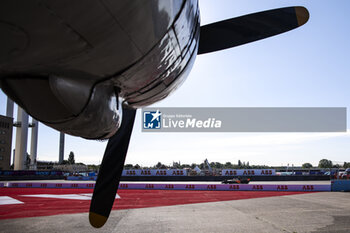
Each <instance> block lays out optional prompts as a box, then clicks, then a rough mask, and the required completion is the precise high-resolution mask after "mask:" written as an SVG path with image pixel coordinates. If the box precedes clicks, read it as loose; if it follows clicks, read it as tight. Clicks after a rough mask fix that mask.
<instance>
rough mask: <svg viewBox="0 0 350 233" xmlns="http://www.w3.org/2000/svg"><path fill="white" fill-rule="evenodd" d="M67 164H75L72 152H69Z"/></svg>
mask: <svg viewBox="0 0 350 233" xmlns="http://www.w3.org/2000/svg"><path fill="white" fill-rule="evenodd" d="M68 163H69V164H75V159H74V152H73V151H71V152H70V153H69V155H68Z"/></svg>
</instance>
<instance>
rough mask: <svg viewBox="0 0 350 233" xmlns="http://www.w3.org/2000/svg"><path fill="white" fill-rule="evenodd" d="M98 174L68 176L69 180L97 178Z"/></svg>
mask: <svg viewBox="0 0 350 233" xmlns="http://www.w3.org/2000/svg"><path fill="white" fill-rule="evenodd" d="M96 179H97V176H67V180H96Z"/></svg>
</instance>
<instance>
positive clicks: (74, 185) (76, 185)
mask: <svg viewBox="0 0 350 233" xmlns="http://www.w3.org/2000/svg"><path fill="white" fill-rule="evenodd" d="M70 187H71V188H78V184H71V185H70Z"/></svg>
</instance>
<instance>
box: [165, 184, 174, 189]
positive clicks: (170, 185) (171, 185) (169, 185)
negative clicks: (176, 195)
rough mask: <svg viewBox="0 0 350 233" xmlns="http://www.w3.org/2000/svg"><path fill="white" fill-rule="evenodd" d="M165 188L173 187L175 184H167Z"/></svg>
mask: <svg viewBox="0 0 350 233" xmlns="http://www.w3.org/2000/svg"><path fill="white" fill-rule="evenodd" d="M165 188H166V189H173V188H174V185H173V184H167V185H165Z"/></svg>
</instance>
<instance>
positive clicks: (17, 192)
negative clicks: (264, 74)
mask: <svg viewBox="0 0 350 233" xmlns="http://www.w3.org/2000/svg"><path fill="white" fill-rule="evenodd" d="M93 188H94V183H81V182H79V183H50V182H49V183H41V182H3V183H0V206H1V207H0V219H14V218H25V217H39V216H50V215H58V214H73V213H84V212H88V211H89V207H90V200H91V196H92V192H93ZM320 191H331V186H330V185H328V184H319V185H317V184H315V185H306V184H287V185H282V184H189V183H188V184H187V183H186V184H184V183H182V184H174V183H162V184H155V183H121V184H120V185H119V190H118V194H117V196H116V200H115V202H114V206H113V210H118V209H119V210H120V209H135V208H146V207H158V206H170V205H185V204H194V203H205V202H218V201H231V200H241V199H250V198H262V197H273V196H284V195H297V194H304V193H306V192H320Z"/></svg>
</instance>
